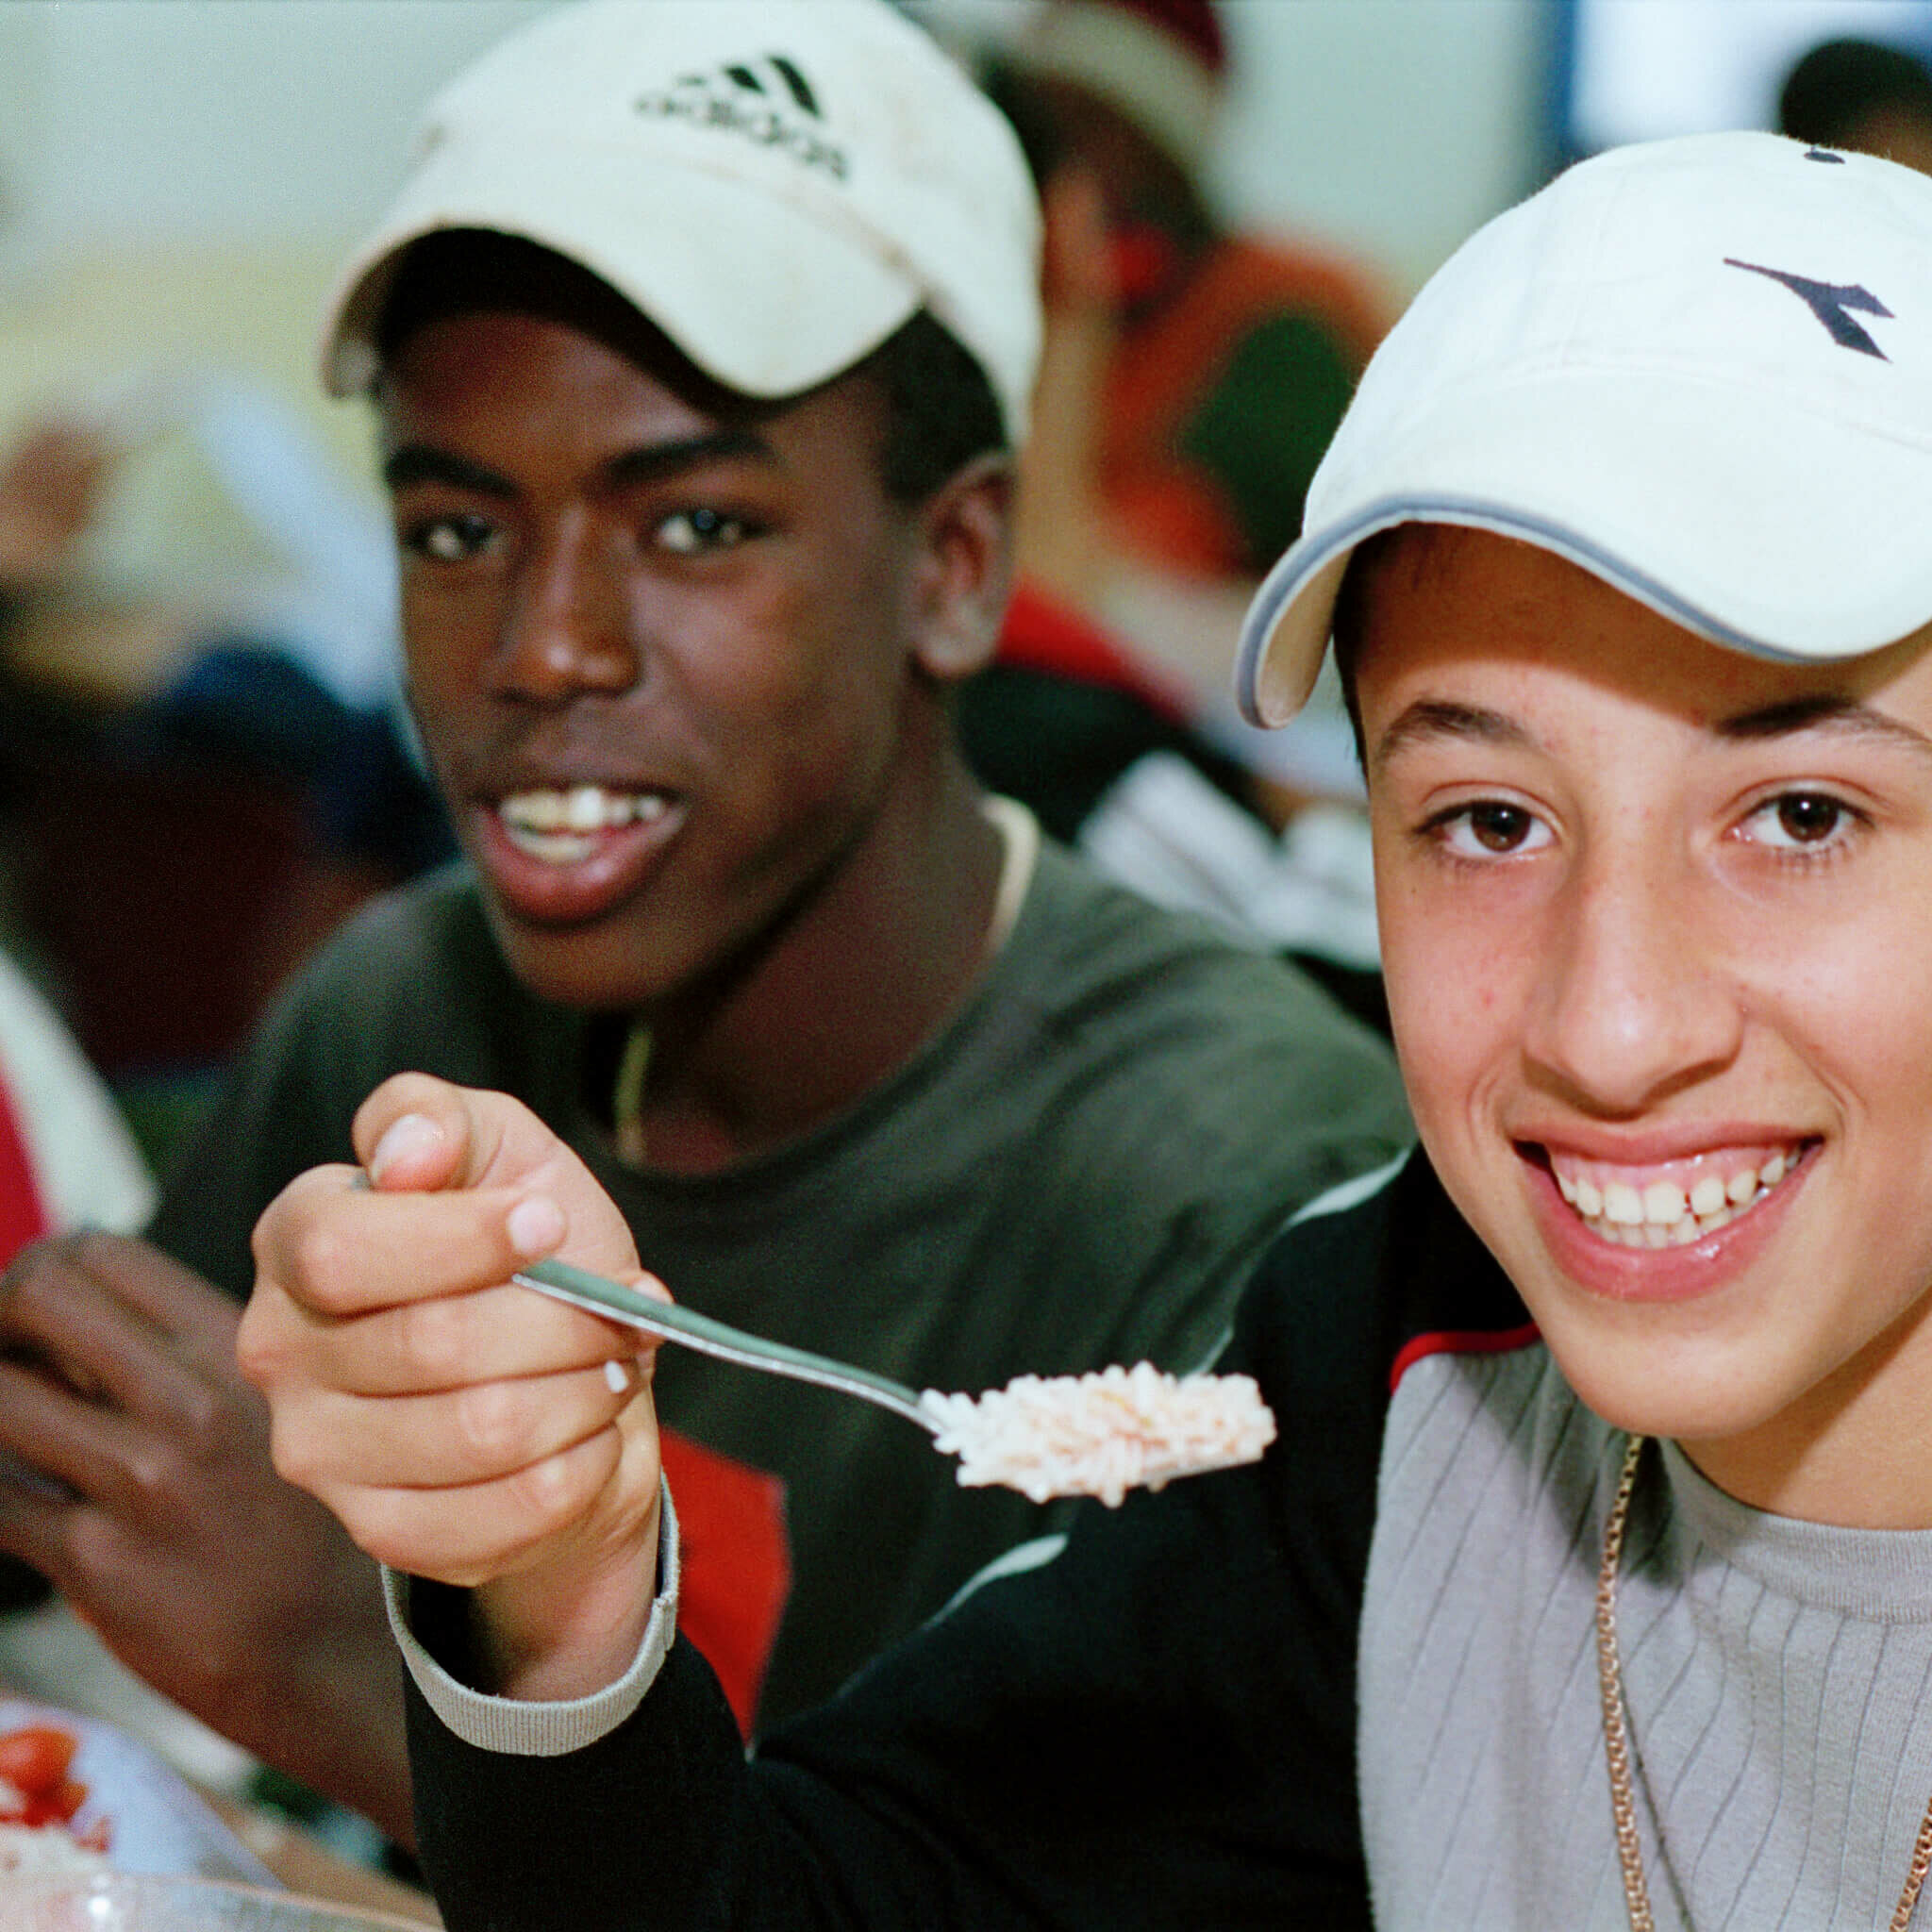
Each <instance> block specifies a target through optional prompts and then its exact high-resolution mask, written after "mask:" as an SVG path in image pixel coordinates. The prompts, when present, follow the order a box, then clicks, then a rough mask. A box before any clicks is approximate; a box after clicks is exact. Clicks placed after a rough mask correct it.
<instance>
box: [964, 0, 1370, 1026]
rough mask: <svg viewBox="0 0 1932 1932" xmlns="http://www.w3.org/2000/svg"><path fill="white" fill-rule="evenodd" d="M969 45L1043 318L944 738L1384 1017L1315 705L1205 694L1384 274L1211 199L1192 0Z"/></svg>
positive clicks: (1338, 773) (1065, 826)
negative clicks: (979, 69)
mask: <svg viewBox="0 0 1932 1932" xmlns="http://www.w3.org/2000/svg"><path fill="white" fill-rule="evenodd" d="M981 64H982V66H983V69H984V79H985V84H986V86H987V89H988V92H990V93H991V96H992V98H993V99H994V100H995V101H996V102H997V103H998V104H999V105H1000V106H1001V108H1003V109H1004V110H1005V111H1006V112H1007V114H1008V117H1009V118H1010V119H1011V121H1012V123H1013V125H1014V126H1015V128H1016V129H1017V131H1018V132H1019V135H1020V138H1021V142H1022V144H1023V146H1024V150H1025V153H1026V157H1027V160H1028V164H1029V166H1030V167H1031V168H1032V171H1033V174H1034V176H1035V179H1036V181H1037V183H1038V185H1039V189H1040V195H1041V208H1042V214H1043V221H1044V247H1043V251H1042V268H1041V294H1042V301H1043V307H1044V313H1045V336H1044V341H1043V344H1042V350H1041V377H1040V382H1039V386H1038V390H1037V392H1036V406H1035V429H1034V435H1033V438H1032V441H1031V442H1030V443H1029V445H1028V448H1027V451H1026V454H1025V458H1024V487H1023V489H1022V491H1021V497H1020V510H1019V521H1018V531H1019V579H1018V589H1017V592H1016V595H1015V597H1014V600H1013V607H1012V609H1011V611H1010V612H1009V614H1008V623H1007V628H1006V632H1005V635H1004V636H1003V637H1002V639H1001V643H1000V650H999V655H998V657H997V658H996V660H995V661H994V663H993V665H992V667H991V671H990V672H989V673H988V674H987V675H984V676H982V677H980V678H977V679H975V680H974V683H973V684H972V685H971V686H969V687H968V688H967V690H966V691H964V692H963V693H962V695H961V702H960V731H961V737H962V741H963V742H964V744H965V747H966V751H967V756H968V758H969V759H970V760H971V761H972V763H973V764H974V769H975V770H977V771H978V772H979V773H980V774H981V775H982V776H983V777H984V778H985V779H986V780H987V782H988V783H989V784H991V785H992V786H994V787H995V788H996V789H999V790H1002V791H1009V792H1011V793H1013V794H1014V795H1017V796H1020V797H1022V798H1024V799H1025V800H1026V801H1027V802H1028V803H1029V804H1033V805H1035V806H1036V808H1039V809H1041V811H1042V813H1043V814H1044V815H1045V816H1046V818H1047V823H1048V824H1050V825H1052V827H1053V828H1054V829H1055V830H1057V831H1058V832H1059V833H1060V835H1061V836H1062V837H1065V838H1069V839H1076V840H1077V841H1078V842H1079V844H1080V845H1081V848H1082V849H1083V850H1084V851H1086V852H1087V853H1088V854H1089V856H1090V857H1091V858H1093V859H1094V861H1095V862H1096V863H1097V864H1099V865H1100V866H1101V867H1102V869H1103V870H1105V871H1107V872H1108V873H1109V874H1111V875H1113V876H1115V877H1118V878H1120V879H1122V880H1123V881H1124V882H1125V883H1127V884H1129V885H1131V886H1133V887H1134V888H1135V889H1136V890H1137V891H1141V892H1142V893H1144V894H1145V895H1146V896H1148V897H1150V898H1153V899H1155V900H1156V901H1157V902H1158V903H1161V904H1166V905H1170V906H1176V907H1184V908H1188V909H1190V910H1194V911H1198V912H1202V913H1204V914H1207V915H1208V916H1210V917H1213V918H1215V919H1217V920H1219V921H1221V922H1222V923H1223V924H1225V925H1227V926H1228V927H1229V928H1230V929H1232V930H1234V931H1236V932H1238V933H1240V934H1241V935H1242V936H1243V937H1244V938H1245V939H1247V940H1248V941H1250V942H1258V943H1260V944H1262V945H1265V946H1268V947H1271V948H1273V949H1275V950H1277V951H1280V952H1283V953H1285V954H1287V955H1289V956H1291V958H1294V959H1295V961H1296V962H1297V963H1298V964H1300V965H1301V966H1303V967H1304V968H1306V969H1307V970H1308V971H1310V972H1312V973H1314V974H1317V975H1318V976H1319V977H1320V978H1321V979H1322V980H1323V983H1324V985H1326V986H1328V987H1329V988H1330V990H1331V991H1335V992H1336V993H1337V994H1338V995H1339V996H1340V997H1341V998H1342V999H1343V1000H1344V1001H1345V1002H1346V1003H1347V1004H1349V1005H1350V1006H1351V1007H1352V1008H1354V1009H1355V1010H1356V1011H1357V1012H1358V1013H1360V1014H1361V1015H1363V1016H1364V1017H1366V1018H1369V1019H1370V1020H1372V1021H1373V1022H1374V1023H1375V1024H1386V1018H1385V1014H1386V1008H1385V1007H1384V1003H1383V1000H1382V995H1381V987H1380V979H1379V974H1378V973H1377V970H1376V951H1375V941H1374V914H1373V908H1372V905H1371V900H1372V892H1371V889H1370V883H1369V875H1368V858H1367V841H1366V834H1365V830H1364V827H1363V825H1362V823H1361V818H1360V813H1359V810H1358V808H1357V798H1358V793H1359V787H1358V776H1357V773H1356V771H1355V769H1354V766H1353V762H1352V759H1351V758H1350V756H1349V752H1348V733H1347V728H1346V724H1345V721H1344V720H1343V719H1342V718H1341V714H1340V709H1339V707H1331V708H1329V709H1328V711H1327V713H1325V714H1324V715H1322V716H1315V715H1311V716H1310V717H1309V718H1307V719H1305V720H1302V721H1299V722H1298V723H1297V725H1296V727H1295V730H1294V732H1293V733H1292V734H1291V739H1292V740H1293V743H1292V745H1291V744H1288V743H1286V742H1284V743H1280V744H1263V743H1262V742H1261V739H1262V735H1261V734H1259V733H1255V732H1252V731H1250V730H1247V729H1246V728H1244V727H1243V726H1242V724H1241V722H1240V721H1239V720H1238V719H1236V718H1235V716H1234V714H1233V707H1232V704H1231V701H1230V699H1229V697H1228V695H1227V692H1228V689H1229V687H1230V682H1231V680H1230V671H1231V655H1232V646H1233V639H1234V629H1235V625H1236V624H1237V622H1238V620H1239V615H1240V611H1241V605H1242V603H1243V602H1244V600H1245V597H1246V595H1247V592H1248V591H1249V590H1250V589H1251V588H1252V584H1253V581H1254V579H1255V578H1256V577H1257V575H1258V574H1259V572H1260V571H1261V569H1262V568H1263V567H1264V566H1265V565H1266V563H1267V562H1268V561H1269V560H1270V559H1272V558H1274V557H1275V556H1277V555H1278V554H1279V553H1280V551H1281V550H1282V549H1284V548H1285V547H1286V546H1287V544H1288V543H1289V542H1291V541H1292V540H1293V538H1294V536H1295V534H1296V532H1297V530H1298V529H1299V528H1300V524H1301V514H1302V500H1303V497H1304V495H1305V494H1306V491H1307V485H1308V481H1309V478H1310V477H1311V476H1312V475H1313V473H1314V469H1315V465H1316V464H1317V462H1319V460H1320V459H1321V457H1322V454H1323V452H1324V449H1325V448H1326V446H1327V443H1328V439H1329V437H1330V436H1331V435H1332V434H1333V432H1334V429H1335V426H1336V425H1337V423H1339V422H1340V420H1341V413H1342V410H1343V408H1345V407H1346V404H1347V401H1348V398H1349V395H1350V392H1351V391H1352V390H1353V388H1354V385H1355V382H1356V379H1357V376H1358V375H1360V373H1361V370H1362V369H1363V367H1364V366H1365V364H1366V363H1367V360H1368V358H1369V356H1370V354H1371V352H1372V351H1373V350H1374V346H1375V343H1376V341H1378V340H1379V338H1380V336H1381V334H1382V331H1383V329H1384V326H1385V325H1386V321H1387V312H1386V308H1385V303H1384V298H1383V296H1382V295H1381V293H1380V291H1378V290H1377V289H1376V288H1375V287H1374V284H1373V282H1372V280H1371V278H1370V277H1369V276H1368V275H1365V274H1364V273H1363V271H1362V270H1361V269H1359V268H1358V267H1357V265H1356V264H1354V263H1353V262H1351V261H1349V260H1346V259H1344V258H1341V256H1339V255H1337V254H1333V253H1330V252H1327V251H1324V250H1322V249H1319V248H1316V247H1312V246H1309V245H1307V243H1304V242H1297V241H1291V240H1287V239H1283V238H1278V237H1266V238H1264V237H1261V236H1257V235H1252V234H1246V233H1242V232H1239V231H1237V230H1235V229H1234V228H1232V227H1230V226H1229V225H1228V224H1226V223H1225V222H1224V221H1223V220H1222V219H1221V218H1220V216H1219V215H1218V214H1217V212H1216V211H1215V209H1214V208H1213V205H1212V201H1211V198H1210V194H1209V191H1208V181H1207V172H1208V157H1209V152H1210V147H1211V143H1212V142H1213V140H1214V137H1215V133H1216V129H1217V125H1218V124H1219V120H1220V116H1221V111H1222V108H1223V104H1224V99H1225V97H1226V93H1227V89H1228V85H1229V80H1230V71H1229V69H1230V50H1229V46H1228V42H1227V39H1226V36H1225V34H1224V27H1223V22H1222V18H1221V15H1220V14H1219V13H1218V12H1217V11H1216V9H1215V8H1214V7H1213V6H1211V5H1210V4H1209V0H1045V4H1043V5H1042V6H1041V8H1039V9H1038V10H1037V12H1036V14H1035V15H1034V17H1033V19H1032V20H1031V22H1030V23H1029V25H1027V27H1026V28H1025V29H1024V31H1022V32H1021V33H1019V34H1018V35H1017V36H1016V37H1014V38H1013V39H1012V40H1010V41H1008V42H1001V43H1000V44H999V45H998V46H997V47H996V48H994V49H993V50H991V52H990V53H987V54H985V55H983V56H982V63H981ZM1262 755H1265V757H1266V759H1267V764H1266V766H1265V767H1263V766H1261V765H1260V764H1258V763H1257V758H1258V757H1260V756H1262Z"/></svg>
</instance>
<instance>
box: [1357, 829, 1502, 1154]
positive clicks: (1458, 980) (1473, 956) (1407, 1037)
mask: <svg viewBox="0 0 1932 1932" xmlns="http://www.w3.org/2000/svg"><path fill="white" fill-rule="evenodd" d="M1377 870H1378V888H1377V899H1376V905H1377V912H1378V916H1379V919H1380V924H1381V934H1382V970H1383V974H1384V978H1385V981H1386V984H1387V988H1388V995H1389V1010H1390V1018H1391V1025H1392V1028H1393V1032H1394V1037H1395V1048H1396V1055H1397V1058H1398V1059H1399V1060H1400V1062H1401V1065H1402V1074H1403V1079H1404V1081H1405V1083H1406V1084H1407V1088H1408V1092H1409V1097H1410V1104H1411V1107H1412V1108H1413V1111H1414V1114H1415V1119H1416V1124H1417V1127H1418V1128H1419V1129H1420V1130H1421V1132H1422V1134H1423V1136H1424V1140H1425V1141H1428V1142H1430V1143H1431V1145H1432V1148H1433V1146H1434V1145H1435V1144H1436V1143H1437V1142H1438V1141H1441V1139H1442V1138H1443V1137H1444V1136H1445V1135H1453V1134H1454V1133H1455V1132H1456V1131H1457V1123H1458V1122H1463V1123H1466V1122H1467V1121H1469V1120H1470V1119H1471V1118H1472V1116H1473V1112H1474V1109H1475V1108H1476V1107H1477V1105H1478V1103H1479V1101H1480V1098H1481V1096H1482V1095H1483V1094H1484V1092H1485V1091H1488V1089H1489V1088H1490V1086H1491V1084H1492V1083H1493V1081H1494V1080H1495V1079H1496V1078H1497V1077H1498V1076H1499V1074H1501V1073H1502V1072H1503V1071H1504V1070H1506V1069H1507V1068H1508V1067H1510V1066H1512V1065H1514V1063H1515V1060H1516V1058H1517V1050H1518V1047H1519V1044H1520V1042H1521V1041H1522V1039H1523V1037H1524V1028H1525V1024H1526V1022H1527V1017H1528V1009H1529V1005H1530V1002H1531V1001H1532V1000H1533V998H1534V996H1535V984H1534V972H1533V968H1534V961H1535V959H1536V958H1537V957H1538V951H1539V947H1538V942H1537V940H1536V937H1535V934H1534V931H1533V930H1527V931H1526V930H1525V929H1524V914H1525V910H1526V909H1527V908H1524V907H1522V906H1520V905H1516V906H1512V907H1511V908H1508V909H1507V916H1506V914H1505V910H1504V908H1499V907H1498V906H1496V905H1495V904H1493V903H1492V901H1493V896H1494V895H1492V894H1489V893H1479V892H1474V891H1462V890H1458V888H1457V884H1456V883H1455V882H1453V881H1446V882H1445V881H1443V880H1441V878H1439V877H1435V876H1430V877H1426V878H1423V879H1417V878H1416V877H1415V876H1414V874H1413V872H1412V871H1410V870H1408V869H1407V868H1405V867H1404V866H1403V865H1402V864H1401V863H1400V862H1397V863H1395V864H1392V865H1391V864H1386V863H1384V862H1383V855H1382V853H1381V852H1380V850H1379V849H1378V852H1377Z"/></svg>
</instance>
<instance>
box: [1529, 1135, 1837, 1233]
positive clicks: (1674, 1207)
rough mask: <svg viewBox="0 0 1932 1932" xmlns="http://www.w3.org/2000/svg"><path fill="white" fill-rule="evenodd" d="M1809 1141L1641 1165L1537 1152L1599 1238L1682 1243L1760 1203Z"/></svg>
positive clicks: (1791, 1168)
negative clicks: (1620, 1164) (1627, 1164)
mask: <svg viewBox="0 0 1932 1932" xmlns="http://www.w3.org/2000/svg"><path fill="white" fill-rule="evenodd" d="M1812 1144H1814V1143H1812V1142H1810V1141H1789V1142H1787V1143H1785V1144H1784V1145H1782V1146H1765V1147H1735V1148H1727V1149H1725V1150H1724V1151H1723V1152H1722V1153H1712V1154H1705V1155H1699V1156H1697V1157H1696V1158H1693V1159H1691V1160H1680V1161H1668V1162H1664V1163H1661V1164H1659V1165H1657V1166H1653V1167H1643V1168H1637V1167H1619V1166H1616V1165H1613V1164H1611V1163H1609V1162H1605V1161H1596V1160H1585V1159H1583V1158H1580V1157H1578V1156H1576V1155H1574V1154H1564V1153H1557V1152H1556V1151H1554V1150H1552V1149H1549V1148H1538V1149H1536V1150H1535V1151H1536V1153H1537V1154H1538V1155H1539V1156H1540V1157H1541V1161H1542V1163H1543V1164H1545V1165H1547V1166H1548V1168H1549V1170H1550V1174H1551V1175H1552V1177H1553V1178H1554V1179H1555V1181H1556V1183H1557V1190H1558V1191H1560V1192H1561V1194H1562V1196H1563V1199H1564V1200H1565V1201H1566V1202H1568V1203H1569V1205H1570V1207H1571V1208H1572V1210H1573V1211H1574V1213H1575V1215H1576V1218H1577V1219H1578V1220H1579V1221H1580V1222H1581V1223H1582V1224H1583V1225H1584V1226H1585V1227H1587V1228H1588V1229H1589V1230H1590V1231H1591V1233H1592V1234H1593V1235H1595V1236H1596V1237H1597V1238H1598V1239H1599V1240H1601V1241H1609V1242H1611V1243H1612V1244H1614V1245H1616V1246H1620V1247H1626V1248H1680V1247H1685V1246H1688V1245H1689V1244H1690V1243H1691V1241H1701V1240H1702V1239H1703V1238H1704V1237H1705V1236H1706V1235H1710V1234H1715V1233H1716V1232H1717V1231H1718V1230H1719V1229H1720V1228H1723V1227H1728V1226H1729V1225H1730V1224H1732V1223H1733V1222H1734V1221H1738V1220H1740V1219H1741V1218H1742V1217H1743V1216H1745V1215H1747V1214H1749V1213H1751V1212H1752V1211H1753V1210H1754V1209H1755V1208H1759V1207H1761V1206H1762V1205H1763V1204H1764V1202H1765V1201H1766V1200H1767V1199H1768V1198H1769V1197H1770V1196H1771V1194H1772V1193H1773V1192H1774V1191H1775V1190H1776V1189H1778V1188H1779V1187H1781V1186H1782V1185H1783V1184H1784V1183H1785V1182H1786V1181H1787V1180H1789V1179H1790V1175H1791V1174H1793V1173H1794V1172H1795V1170H1796V1169H1797V1167H1798V1166H1799V1164H1800V1162H1802V1160H1803V1159H1804V1158H1805V1156H1806V1154H1807V1152H1808V1151H1809V1149H1810V1147H1811V1146H1812Z"/></svg>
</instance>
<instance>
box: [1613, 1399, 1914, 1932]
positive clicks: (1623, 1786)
mask: <svg viewBox="0 0 1932 1932" xmlns="http://www.w3.org/2000/svg"><path fill="white" fill-rule="evenodd" d="M1643 1442H1644V1439H1643V1438H1642V1437H1641V1436H1632V1437H1631V1438H1630V1439H1629V1441H1628V1444H1627V1446H1626V1447H1625V1448H1624V1473H1623V1474H1622V1475H1621V1476H1619V1478H1618V1479H1617V1495H1616V1500H1615V1501H1614V1502H1613V1503H1612V1504H1611V1505H1610V1520H1609V1521H1608V1522H1607V1524H1605V1525H1604V1559H1603V1562H1602V1563H1601V1564H1600V1565H1599V1566H1598V1569H1597V1573H1596V1680H1597V1689H1598V1690H1599V1691H1600V1692H1601V1693H1602V1696H1603V1707H1604V1756H1605V1757H1606V1758H1607V1760H1608V1763H1609V1768H1610V1816H1611V1818H1612V1819H1613V1820H1614V1821H1615V1823H1616V1827H1617V1862H1618V1863H1619V1864H1620V1865H1622V1867H1623V1868H1624V1906H1625V1907H1626V1908H1627V1909H1628V1911H1629V1914H1630V1932H1657V1921H1656V1920H1655V1919H1654V1918H1652V1917H1651V1912H1650V1888H1649V1887H1648V1886H1647V1885H1646V1884H1645V1883H1644V1880H1643V1848H1642V1846H1641V1845H1640V1844H1639V1843H1638V1840H1637V1804H1636V1800H1635V1798H1634V1797H1633V1796H1632V1795H1631V1789H1630V1734H1629V1730H1628V1728H1627V1727H1626V1725H1625V1724H1624V1674H1623V1671H1622V1669H1621V1668H1620V1667H1619V1665H1618V1662H1617V1571H1618V1568H1619V1566H1620V1565H1621V1564H1622V1562H1623V1557H1624V1522H1625V1520H1626V1519H1627V1518H1628V1516H1629V1514H1630V1491H1632V1490H1633V1489H1635V1488H1636V1486H1637V1465H1638V1462H1639V1460H1640V1459H1641V1457H1642V1455H1643ZM1928 1872H1932V1803H1928V1804H1927V1806H1926V1807H1925V1817H1924V1823H1923V1824H1921V1825H1920V1826H1919V1836H1918V1840H1917V1841H1916V1842H1915V1843H1914V1844H1913V1846H1912V1862H1911V1865H1910V1867H1909V1869H1908V1870H1907V1873H1906V1889H1905V1890H1903V1891H1902V1892H1900V1893H1899V1895H1898V1909H1897V1910H1896V1911H1895V1912H1893V1913H1892V1915H1891V1924H1890V1926H1889V1927H1888V1928H1887V1932H1906V1927H1907V1925H1909V1924H1911V1922H1912V1907H1914V1906H1916V1905H1917V1904H1918V1903H1919V1892H1920V1890H1921V1889H1922V1888H1923V1887H1924V1883H1925V1875H1926V1874H1927V1873H1928Z"/></svg>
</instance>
